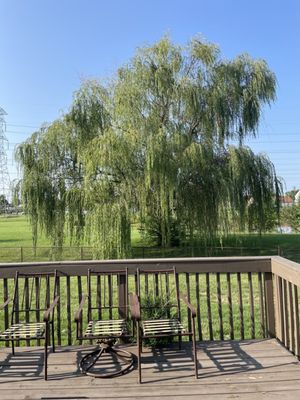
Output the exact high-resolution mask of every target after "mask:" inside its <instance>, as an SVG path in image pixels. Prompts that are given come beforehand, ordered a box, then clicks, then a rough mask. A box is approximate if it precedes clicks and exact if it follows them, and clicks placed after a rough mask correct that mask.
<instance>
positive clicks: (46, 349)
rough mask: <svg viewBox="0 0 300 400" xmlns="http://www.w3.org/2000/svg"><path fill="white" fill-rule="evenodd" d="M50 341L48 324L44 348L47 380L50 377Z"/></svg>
mask: <svg viewBox="0 0 300 400" xmlns="http://www.w3.org/2000/svg"><path fill="white" fill-rule="evenodd" d="M48 342H49V325H48V324H46V331H45V349H44V352H45V353H44V357H45V361H44V367H45V381H46V380H47V379H48Z"/></svg>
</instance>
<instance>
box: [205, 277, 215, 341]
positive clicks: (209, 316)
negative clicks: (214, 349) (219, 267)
mask: <svg viewBox="0 0 300 400" xmlns="http://www.w3.org/2000/svg"><path fill="white" fill-rule="evenodd" d="M205 276H206V305H207V319H208V330H209V340H213V339H214V334H213V327H212V316H211V303H210V282H209V274H205Z"/></svg>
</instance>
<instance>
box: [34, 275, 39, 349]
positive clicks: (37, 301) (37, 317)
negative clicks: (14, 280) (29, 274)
mask: <svg viewBox="0 0 300 400" xmlns="http://www.w3.org/2000/svg"><path fill="white" fill-rule="evenodd" d="M34 287H35V308H36V310H35V320H36V322H40V320H41V312H40V300H41V299H40V296H41V291H40V289H41V288H40V278H39V277H38V276H36V277H35V278H34ZM37 345H38V346H40V345H41V341H40V339H38V340H37Z"/></svg>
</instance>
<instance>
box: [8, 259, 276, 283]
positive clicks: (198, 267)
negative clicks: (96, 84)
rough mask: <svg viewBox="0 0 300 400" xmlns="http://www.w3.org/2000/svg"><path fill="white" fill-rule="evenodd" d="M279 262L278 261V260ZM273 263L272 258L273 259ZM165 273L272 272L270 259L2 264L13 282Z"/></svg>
mask: <svg viewBox="0 0 300 400" xmlns="http://www.w3.org/2000/svg"><path fill="white" fill-rule="evenodd" d="M275 258H276V257H275ZM272 259H273V258H272ZM141 265H143V266H144V267H146V268H151V269H158V270H159V269H162V268H172V267H173V266H175V267H176V271H177V272H179V273H180V272H193V273H195V272H199V273H209V272H211V273H216V272H220V273H227V272H231V273H237V272H271V257H210V258H207V257H204V258H201V257H187V258H156V259H155V258H153V259H128V260H101V261H98V260H89V261H53V262H31V263H2V264H0V278H13V277H14V274H15V271H16V270H19V271H20V272H22V273H26V272H41V271H42V272H53V271H54V270H55V269H57V270H58V271H61V272H62V273H63V274H64V275H65V274H66V275H69V276H78V275H79V276H86V275H87V270H88V269H89V268H92V269H93V270H94V271H96V272H101V271H107V269H110V270H112V271H113V270H120V269H123V268H124V267H128V272H129V273H130V274H134V273H135V272H136V269H137V267H139V266H141Z"/></svg>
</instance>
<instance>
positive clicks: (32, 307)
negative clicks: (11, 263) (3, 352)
mask: <svg viewBox="0 0 300 400" xmlns="http://www.w3.org/2000/svg"><path fill="white" fill-rule="evenodd" d="M57 276H58V275H57V271H55V272H47V273H42V272H41V273H26V274H25V273H21V272H18V271H17V272H16V276H15V285H14V295H13V300H12V311H11V324H10V326H9V327H7V328H6V329H5V330H4V331H3V332H0V340H1V341H5V342H11V345H12V354H13V355H15V342H18V343H19V342H20V341H23V340H25V341H26V344H28V345H29V344H30V341H31V340H37V341H38V344H40V341H41V340H44V368H45V374H44V377H45V380H47V378H48V371H47V367H48V362H47V361H48V346H49V344H50V335H51V336H52V350H53V352H55V343H54V319H53V316H54V310H55V307H56V306H57V304H58V302H59V296H57ZM22 281H23V282H22ZM22 283H23V285H22ZM51 285H52V290H53V296H51V294H50V293H51ZM43 298H44V301H42V299H43ZM51 301H52V302H51ZM9 304H10V299H7V300H6V302H5V303H4V304H3V305H2V306H1V307H0V310H4V309H5V308H6V307H8V306H9ZM41 313H44V315H43V319H42V321H41ZM50 331H51V333H50Z"/></svg>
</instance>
